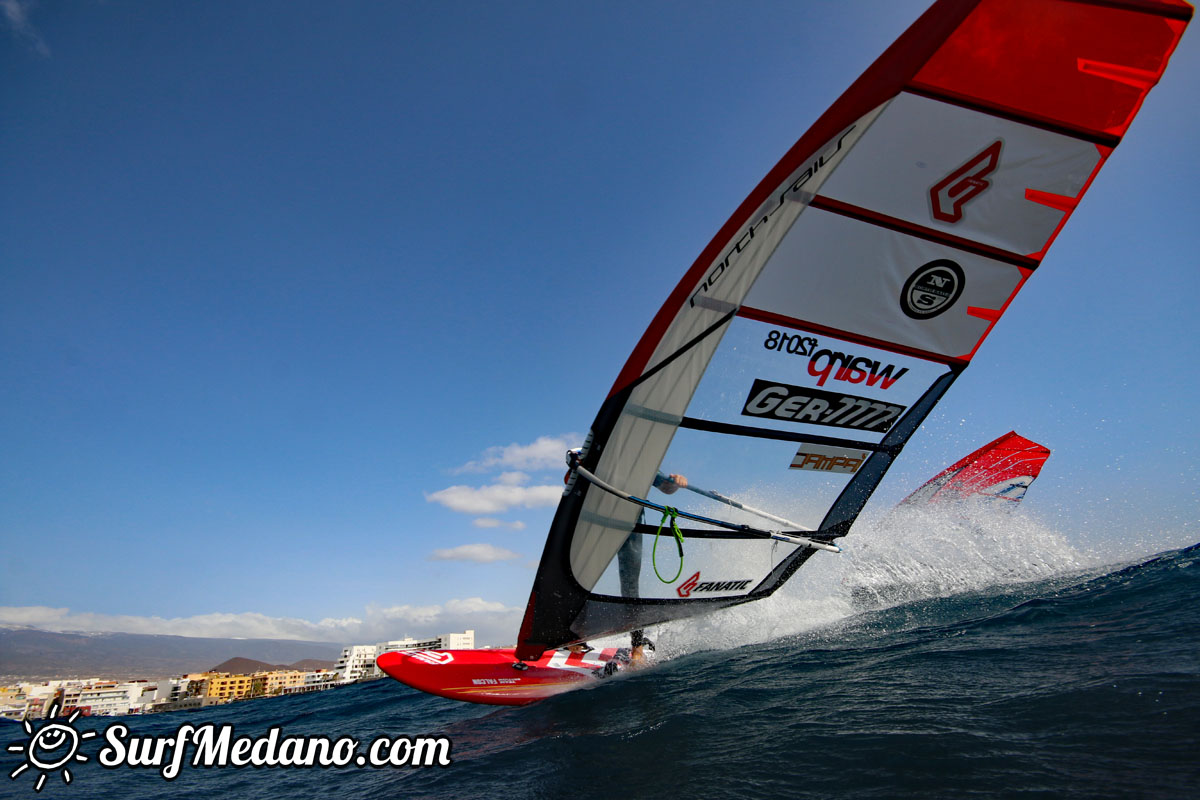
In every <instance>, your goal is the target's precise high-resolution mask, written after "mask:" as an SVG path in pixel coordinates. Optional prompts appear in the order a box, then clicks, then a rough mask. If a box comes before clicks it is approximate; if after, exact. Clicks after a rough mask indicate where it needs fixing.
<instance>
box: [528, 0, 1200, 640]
mask: <svg viewBox="0 0 1200 800" xmlns="http://www.w3.org/2000/svg"><path fill="white" fill-rule="evenodd" d="M1191 15H1192V8H1191V6H1190V5H1188V4H1186V3H1184V2H1181V0H939V1H938V2H937V3H935V4H934V5H933V6H932V7H931V8H930V9H929V10H928V11H927V12H926V13H925V14H923V15H922V16H921V17H920V19H918V20H917V21H916V22H915V23H914V24H913V25H912V27H911V28H909V29H908V31H906V32H905V33H904V34H903V35H902V36H901V37H900V38H899V39H898V40H897V41H896V42H895V43H894V44H893V45H892V46H891V47H890V48H888V50H887V51H886V52H884V54H883V55H882V56H881V57H880V58H879V59H878V60H877V61H876V62H875V63H874V64H873V65H872V66H871V67H870V68H868V69H867V71H866V72H865V73H864V74H863V75H862V76H861V77H860V78H859V79H858V80H857V81H855V82H854V84H852V85H851V87H850V88H849V89H848V90H847V91H846V93H845V94H843V95H842V96H841V97H840V98H839V99H838V100H837V101H836V102H835V103H834V104H833V106H832V107H831V108H830V109H829V110H828V111H826V112H825V113H824V114H823V115H822V116H821V117H820V118H819V119H818V120H817V121H816V123H815V124H814V125H813V127H812V128H811V129H810V130H809V131H808V132H807V133H805V134H804V135H803V136H802V137H801V138H800V139H799V141H798V142H797V143H796V144H795V145H794V146H793V147H792V148H791V149H790V150H789V151H788V152H787V154H785V155H784V157H783V159H782V160H781V161H780V162H779V163H778V164H777V165H776V166H775V167H774V168H773V169H772V170H771V171H770V172H769V173H768V174H767V176H766V177H765V178H764V179H763V181H762V182H761V183H760V184H759V185H758V186H757V187H756V188H755V189H754V190H753V191H752V192H751V193H750V196H749V197H748V198H747V199H746V200H745V201H744V202H743V203H742V204H741V205H740V206H739V207H738V209H737V210H736V211H735V212H734V214H733V216H732V217H731V218H730V219H729V221H728V222H726V224H725V225H724V226H723V227H722V228H721V230H720V231H719V232H718V233H717V235H716V236H715V237H714V238H713V240H712V241H711V242H710V243H709V244H708V246H707V247H706V248H705V249H704V250H703V251H702V252H701V254H700V256H699V258H698V259H697V260H696V262H695V263H694V264H693V265H692V266H691V268H690V269H689V270H688V271H687V273H686V274H685V275H684V277H683V279H682V280H681V281H680V282H679V284H678V285H677V286H676V287H675V289H674V291H673V292H672V293H671V295H670V296H669V297H668V298H667V300H666V302H665V303H664V304H663V306H662V308H661V310H660V311H659V312H658V314H657V315H656V316H655V317H654V319H653V321H652V322H651V323H650V327H649V328H648V329H647V331H646V333H645V334H644V335H643V336H642V338H641V340H640V341H639V343H638V345H637V347H636V348H635V349H634V351H633V353H632V355H631V356H630V357H629V360H628V361H627V362H626V364H625V366H624V368H623V369H622V370H621V373H620V375H619V376H618V377H617V380H616V382H615V383H614V385H613V388H612V391H611V392H610V394H609V396H608V398H607V399H606V400H605V401H604V403H603V404H602V406H601V408H600V410H599V412H598V414H597V415H596V418H595V421H594V422H593V423H592V426H591V430H590V433H589V436H588V439H587V441H586V443H585V445H584V448H583V450H582V451H581V453H580V454H579V455H578V458H577V461H576V462H575V464H574V466H575V468H573V469H572V471H571V473H570V476H569V479H568V482H567V486H566V488H565V490H564V493H563V497H562V500H561V502H560V503H559V506H558V510H557V511H556V513H555V517H554V521H553V522H552V524H551V528H550V532H549V535H548V537H547V540H546V546H545V549H544V551H543V554H542V559H541V563H540V565H539V567H538V571H537V575H536V577H535V579H534V585H533V590H532V592H531V593H530V597H529V602H528V604H527V606H526V611H525V617H524V620H523V622H522V625H521V630H520V633H519V636H518V647H517V650H516V655H517V657H518V658H520V659H534V658H536V657H537V656H538V655H540V654H541V653H542V652H543V651H544V650H546V649H550V648H553V647H557V646H560V645H563V644H566V643H570V642H575V641H582V640H586V639H590V638H593V637H597V636H602V635H606V634H614V633H619V632H624V631H630V630H636V629H639V628H642V627H644V626H648V625H653V624H656V623H662V622H666V621H669V620H675V619H680V618H685V617H689V616H692V615H696V614H702V613H706V612H710V611H713V610H716V609H720V608H724V607H727V606H732V605H736V604H739V603H745V602H747V601H750V600H755V599H759V598H762V597H766V596H768V595H770V594H771V593H772V592H774V591H775V590H776V589H778V588H779V587H780V586H781V585H782V584H783V583H784V582H785V581H786V580H788V578H789V577H790V576H791V575H792V574H793V573H795V572H796V570H797V569H798V568H799V567H800V566H801V565H802V564H803V563H804V562H805V561H806V560H807V559H808V558H809V557H811V556H812V555H813V553H814V552H816V550H815V549H814V547H812V546H811V545H812V544H814V543H824V544H828V543H830V542H832V541H833V540H835V539H837V538H838V537H840V536H844V535H845V534H846V533H847V532H848V531H849V529H850V526H851V524H852V523H853V522H854V520H855V518H856V517H857V516H858V514H859V512H860V511H861V509H862V508H863V505H864V504H865V503H866V502H867V499H868V498H869V497H870V496H871V493H872V492H873V491H874V489H875V487H876V486H877V485H878V484H879V482H880V480H881V479H882V478H883V476H884V474H885V473H886V472H887V469H888V467H889V466H890V465H891V463H892V461H893V460H894V459H895V457H896V454H897V453H899V452H900V449H901V448H902V447H903V446H904V444H905V442H907V441H908V439H909V437H910V436H912V434H913V432H914V431H915V430H916V429H917V427H918V426H919V425H920V423H921V421H922V420H923V419H925V417H926V415H928V414H929V412H930V410H931V409H932V408H933V407H934V404H936V403H937V402H938V400H939V399H940V398H941V397H942V395H943V394H944V393H945V392H946V390H947V389H948V388H949V387H950V385H951V384H952V383H953V382H954V380H955V378H957V376H958V375H959V373H960V372H962V370H963V369H964V368H965V367H966V366H967V365H968V364H969V363H970V362H971V359H972V358H973V357H974V355H975V353H976V351H977V350H978V348H979V346H980V344H981V343H982V342H983V340H984V338H985V337H986V336H987V334H988V332H989V331H990V330H991V329H992V326H993V325H995V324H996V322H997V321H998V320H999V319H1000V317H1001V315H1002V314H1003V313H1004V311H1005V309H1006V308H1007V307H1008V305H1009V303H1010V302H1011V301H1012V299H1013V297H1015V296H1016V293H1017V292H1018V291H1019V290H1020V289H1021V287H1022V286H1024V284H1025V282H1026V281H1027V280H1028V279H1029V278H1030V276H1032V275H1033V273H1034V271H1035V270H1036V269H1037V268H1038V266H1039V265H1040V264H1041V262H1042V259H1043V257H1044V256H1045V254H1046V251H1047V249H1048V248H1049V246H1050V244H1051V243H1052V242H1053V241H1054V238H1055V236H1056V235H1057V234H1058V231H1059V230H1060V229H1061V228H1062V226H1063V224H1064V223H1065V222H1066V220H1067V218H1068V217H1069V216H1070V215H1071V213H1072V211H1073V210H1074V209H1075V207H1076V205H1077V203H1078V202H1079V200H1080V198H1081V197H1082V196H1083V193H1084V191H1085V190H1086V189H1087V188H1088V186H1089V185H1090V184H1091V182H1092V180H1093V178H1095V176H1096V173H1097V172H1098V170H1099V169H1100V167H1101V166H1102V165H1103V164H1104V162H1105V160H1106V159H1107V158H1108V157H1109V155H1110V154H1111V153H1112V151H1113V148H1114V147H1116V145H1117V144H1118V143H1119V142H1120V141H1121V138H1122V136H1123V135H1124V134H1125V131H1126V129H1127V128H1128V126H1129V124H1130V122H1131V121H1132V119H1133V116H1134V115H1135V114H1136V113H1137V110H1138V108H1139V107H1140V106H1141V103H1142V100H1143V99H1144V98H1145V96H1146V93H1147V92H1148V91H1149V90H1150V88H1151V87H1152V86H1154V84H1155V83H1156V82H1157V81H1158V79H1159V77H1160V76H1161V75H1162V73H1163V71H1164V69H1165V68H1166V65H1167V60H1168V58H1169V57H1170V55H1171V53H1172V51H1173V50H1174V49H1175V46H1176V44H1177V43H1178V41H1179V38H1180V36H1181V35H1182V34H1183V31H1184V28H1185V27H1186V25H1187V22H1188V21H1189V20H1190V19H1191ZM781 102H786V98H781ZM660 470H661V471H662V472H663V473H664V474H680V475H684V476H686V477H687V478H688V480H689V482H692V483H694V484H696V485H697V486H703V487H705V488H706V489H709V490H712V491H713V492H715V493H716V494H719V495H721V496H722V497H724V498H727V499H733V500H736V501H738V502H740V503H741V504H742V505H743V506H745V505H747V504H748V505H749V506H751V507H753V508H756V509H760V510H766V511H768V512H770V513H771V514H772V515H774V516H776V517H779V518H783V519H787V520H794V521H795V522H796V527H797V528H798V529H797V530H783V529H781V527H780V526H779V525H778V524H777V523H773V522H771V521H769V520H764V519H763V518H761V517H759V516H756V515H754V514H753V513H751V512H748V511H746V510H745V509H739V508H736V507H734V506H732V505H730V504H728V503H725V502H722V501H721V500H718V499H716V498H713V497H702V496H699V495H693V494H692V493H684V494H685V495H687V496H686V497H684V498H682V499H681V498H680V495H679V494H678V493H676V494H675V495H673V496H670V497H668V495H666V494H664V493H663V492H662V491H661V490H660V489H656V488H654V484H655V482H656V478H657V476H658V474H659V472H660ZM669 502H679V503H680V504H681V508H682V509H683V510H684V511H686V512H687V513H688V514H689V515H690V518H689V517H687V516H682V515H680V516H681V517H682V518H683V520H684V524H683V526H682V527H680V530H679V539H678V544H679V547H678V549H677V548H676V547H675V546H674V545H673V544H671V543H670V542H669V541H668V543H667V544H665V545H663V542H662V540H663V538H664V537H665V538H674V532H673V531H672V528H673V527H676V526H675V524H674V523H676V522H677V521H678V518H677V517H673V512H671V511H670V510H669V509H670V506H669V505H668V503H669ZM664 508H665V509H668V510H667V511H665V512H664V511H663V509H664ZM697 517H700V518H703V519H704V520H706V521H698V520H697V519H696V518H697ZM660 520H662V521H663V525H661V526H660V525H659V521H660ZM801 526H802V527H803V528H804V530H799V528H800V527H801ZM782 527H784V528H786V527H787V526H782ZM772 532H775V533H781V534H783V535H784V536H791V537H792V538H793V539H796V540H798V541H794V542H789V541H786V540H781V539H779V538H775V537H772V536H771V535H770V534H771V533H772ZM800 540H803V541H800ZM679 552H682V553H683V562H682V564H680V563H678V559H679ZM618 553H622V555H620V556H619V555H618ZM672 559H676V560H675V561H672ZM676 573H678V574H676ZM672 575H674V576H675V577H674V578H673V579H672V577H671V576H672Z"/></svg>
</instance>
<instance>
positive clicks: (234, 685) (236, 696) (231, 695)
mask: <svg viewBox="0 0 1200 800" xmlns="http://www.w3.org/2000/svg"><path fill="white" fill-rule="evenodd" d="M253 687H254V678H253V676H251V675H230V674H229V673H227V672H222V673H217V674H214V675H212V676H211V677H210V678H209V679H208V691H207V693H206V696H207V697H211V698H212V699H214V700H240V699H242V698H244V697H250V694H251V691H250V690H251V689H252V688H253Z"/></svg>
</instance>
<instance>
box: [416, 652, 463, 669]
mask: <svg viewBox="0 0 1200 800" xmlns="http://www.w3.org/2000/svg"><path fill="white" fill-rule="evenodd" d="M408 657H409V658H415V659H416V660H417V661H424V662H425V663H426V664H432V665H433V666H440V665H442V664H449V663H450V662H451V661H453V660H454V654H453V653H444V652H443V653H439V652H437V651H436V650H421V651H419V652H416V653H409V656H408Z"/></svg>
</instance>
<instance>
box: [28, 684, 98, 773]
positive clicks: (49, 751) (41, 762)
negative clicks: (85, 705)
mask: <svg viewBox="0 0 1200 800" xmlns="http://www.w3.org/2000/svg"><path fill="white" fill-rule="evenodd" d="M79 713H80V712H79V709H75V712H74V713H73V714H71V716H69V717H67V721H66V723H62V722H49V723H46V724H45V725H43V726H42V727H41V728H40V729H38V731H37V732H36V733H35V732H34V730H33V725H32V724H30V722H29V720H25V721H24V726H25V733H27V734H29V743H28V744H21V743H15V744H10V745H9V746H8V752H10V753H24V754H25V763H24V764H22V765H21V766H19V767H17V768H16V769H14V770H13V771H12V772H10V773H8V777H10V778H12V779H13V780H14V781H15V780H16V779H17V776H18V775H20V774H21V773H22V772H24V771H25V770H27V769H29V768H30V767H33V768H34V769H35V770H37V771H38V773H39V774H38V779H37V783H36V784H34V787H33V790H34V791H35V792H40V791H41V790H42V787H43V786H45V785H46V778H47V777H49V775H50V773H52V772H54V771H56V770H62V777H63V783H70V782H71V770H70V769H68V767H69V766H70V765H71V763H72V762H74V761H87V760H88V759H87V756H85V755H81V754H79V753H78V752H77V751H78V750H79V745H80V743H81V742H82V741H83V740H84V739H91V738H92V737H93V736H95V735H96V732H95V731H84V732H83V733H80V732H79V731H77V730H75V729H74V728H73V727H71V724H72V723H73V722H75V720H76V719H78V718H79ZM57 716H58V704H57V703H55V704H54V705H52V706H50V717H51V719H53V718H55V717H57Z"/></svg>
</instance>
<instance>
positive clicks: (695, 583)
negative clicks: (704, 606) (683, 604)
mask: <svg viewBox="0 0 1200 800" xmlns="http://www.w3.org/2000/svg"><path fill="white" fill-rule="evenodd" d="M749 586H750V581H749V579H747V580H744V581H705V582H704V583H701V582H700V573H699V572H697V573H696V574H695V575H693V576H692V577H690V578H688V579H687V580H686V581H684V582H683V583H681V584H679V586H678V587H676V589H675V593H676V594H677V595H679V596H680V597H691V594H692V592H739V591H744V590H745V589H747V588H749Z"/></svg>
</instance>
